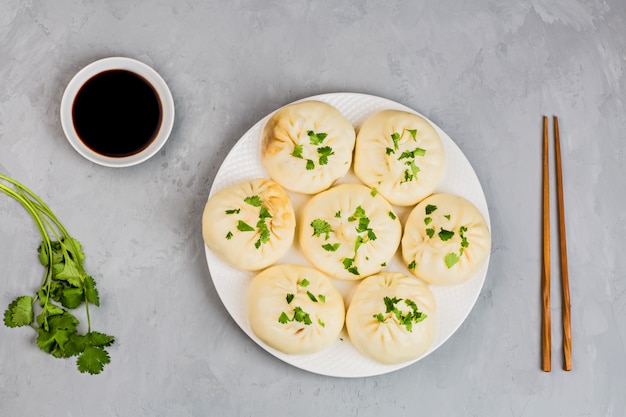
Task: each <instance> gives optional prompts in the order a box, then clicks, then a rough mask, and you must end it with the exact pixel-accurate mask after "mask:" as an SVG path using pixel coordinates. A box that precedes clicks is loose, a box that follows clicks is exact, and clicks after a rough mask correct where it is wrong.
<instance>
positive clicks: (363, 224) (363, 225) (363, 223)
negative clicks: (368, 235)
mask: <svg viewBox="0 0 626 417" xmlns="http://www.w3.org/2000/svg"><path fill="white" fill-rule="evenodd" d="M369 225H370V219H368V218H367V217H361V218H360V219H359V225H358V226H357V227H356V231H357V232H358V233H363V232H366V231H367V230H368V229H369Z"/></svg>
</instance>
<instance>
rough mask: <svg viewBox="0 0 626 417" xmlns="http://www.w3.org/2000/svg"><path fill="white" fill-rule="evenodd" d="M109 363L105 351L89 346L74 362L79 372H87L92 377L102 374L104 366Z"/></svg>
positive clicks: (109, 359) (108, 357)
mask: <svg viewBox="0 0 626 417" xmlns="http://www.w3.org/2000/svg"><path fill="white" fill-rule="evenodd" d="M110 362H111V358H110V356H109V354H108V352H107V351H106V350H104V349H103V348H100V347H91V346H90V347H87V348H85V351H84V352H83V353H81V354H80V356H79V357H78V359H77V360H76V364H77V365H78V370H79V371H80V372H82V373H85V372H88V373H90V374H92V375H95V374H99V373H100V372H102V370H103V369H104V365H106V364H108V363H110Z"/></svg>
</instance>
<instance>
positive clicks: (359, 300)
mask: <svg viewBox="0 0 626 417" xmlns="http://www.w3.org/2000/svg"><path fill="white" fill-rule="evenodd" d="M435 314H436V306H435V297H434V295H433V294H432V292H431V291H430V289H428V287H427V286H426V285H424V284H423V283H421V282H420V281H419V280H418V279H415V278H414V277H411V276H408V275H405V274H402V273H400V272H381V273H380V274H376V275H372V276H370V277H368V278H365V279H364V280H363V281H362V282H360V283H359V285H358V286H357V288H356V292H355V294H354V297H353V298H352V301H351V302H350V305H349V306H348V312H347V314H346V329H347V330H348V335H349V336H350V341H351V342H352V344H353V345H354V347H355V348H356V349H357V350H358V351H360V352H361V353H362V354H364V355H365V356H368V357H370V358H372V359H374V360H376V361H378V362H382V363H385V364H394V363H401V362H406V361H410V360H413V359H417V358H419V357H420V356H421V355H422V354H424V353H425V352H426V351H427V350H428V348H429V347H430V346H431V345H432V343H433V340H434V338H435Z"/></svg>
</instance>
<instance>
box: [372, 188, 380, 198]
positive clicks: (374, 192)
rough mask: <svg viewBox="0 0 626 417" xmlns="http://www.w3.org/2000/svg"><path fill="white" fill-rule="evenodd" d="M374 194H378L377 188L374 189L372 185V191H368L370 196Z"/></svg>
mask: <svg viewBox="0 0 626 417" xmlns="http://www.w3.org/2000/svg"><path fill="white" fill-rule="evenodd" d="M376 194H378V190H377V189H376V187H372V191H371V192H370V195H371V196H372V197H376Z"/></svg>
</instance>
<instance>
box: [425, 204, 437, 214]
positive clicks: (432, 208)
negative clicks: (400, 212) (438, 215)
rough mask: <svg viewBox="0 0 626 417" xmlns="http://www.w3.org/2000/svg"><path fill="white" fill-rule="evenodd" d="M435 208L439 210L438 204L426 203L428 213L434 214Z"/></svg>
mask: <svg viewBox="0 0 626 417" xmlns="http://www.w3.org/2000/svg"><path fill="white" fill-rule="evenodd" d="M435 210H437V206H433V205H432V204H427V205H426V215H428V214H432V213H433V212H434V211H435Z"/></svg>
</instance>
